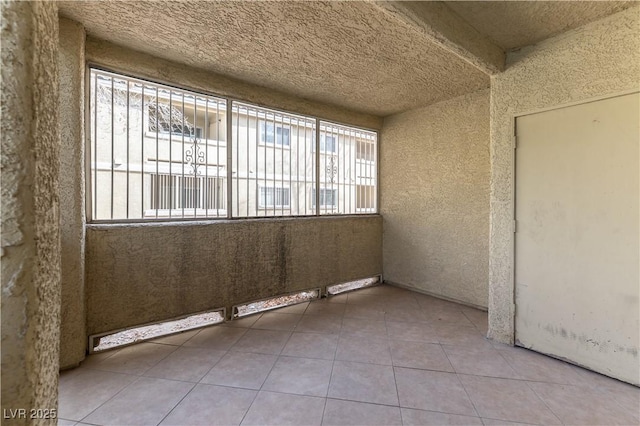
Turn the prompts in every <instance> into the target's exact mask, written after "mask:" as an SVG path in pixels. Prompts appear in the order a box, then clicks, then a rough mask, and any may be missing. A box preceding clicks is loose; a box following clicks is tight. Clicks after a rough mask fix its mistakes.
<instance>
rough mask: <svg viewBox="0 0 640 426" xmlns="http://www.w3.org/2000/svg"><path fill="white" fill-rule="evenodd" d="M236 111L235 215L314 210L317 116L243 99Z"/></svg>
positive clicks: (294, 213) (298, 213) (235, 104)
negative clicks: (313, 143) (267, 106)
mask: <svg viewBox="0 0 640 426" xmlns="http://www.w3.org/2000/svg"><path fill="white" fill-rule="evenodd" d="M232 114H233V130H232V134H233V137H232V139H233V141H232V146H233V148H232V150H233V155H232V163H231V171H232V188H233V189H232V200H233V207H232V216H233V217H258V216H266V217H273V216H305V215H313V214H315V209H314V207H313V206H312V205H311V203H310V199H311V192H312V188H313V186H314V182H315V157H314V153H313V149H312V141H313V140H314V134H315V126H316V120H315V119H313V118H310V117H303V116H299V115H294V114H287V113H283V112H279V111H274V110H269V109H265V108H259V107H256V106H254V105H249V104H246V103H240V102H233V106H232Z"/></svg>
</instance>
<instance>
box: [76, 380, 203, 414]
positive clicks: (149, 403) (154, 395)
mask: <svg viewBox="0 0 640 426" xmlns="http://www.w3.org/2000/svg"><path fill="white" fill-rule="evenodd" d="M193 386H194V384H193V383H186V382H177V381H174V380H164V379H155V378H149V377H141V378H139V379H138V380H136V381H135V382H134V383H132V384H131V385H129V386H128V387H127V388H125V389H124V390H123V391H122V392H120V393H119V394H118V395H116V396H115V397H114V398H113V399H111V400H109V401H108V402H106V403H105V404H104V405H102V406H101V407H100V408H98V409H97V410H95V411H94V412H93V413H91V414H90V415H89V416H87V417H86V418H84V419H83V421H84V422H86V423H93V424H116V425H157V424H158V423H160V421H161V420H162V419H163V418H164V417H165V416H166V415H167V414H168V413H169V412H170V411H171V410H172V409H173V407H175V406H176V405H177V404H178V402H180V400H181V399H182V398H184V396H185V395H186V394H187V393H189V391H190V390H191V388H193Z"/></svg>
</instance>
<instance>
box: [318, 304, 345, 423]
mask: <svg viewBox="0 0 640 426" xmlns="http://www.w3.org/2000/svg"><path fill="white" fill-rule="evenodd" d="M347 301H349V299H348V298H347ZM343 321H344V317H343ZM340 331H342V326H340ZM339 344H340V335H338V339H337V342H336V347H335V349H334V350H333V360H332V361H331V373H330V374H329V384H328V385H327V396H326V397H325V399H324V407H323V409H322V419H321V420H320V423H321V424H323V423H324V415H325V413H326V410H327V400H328V399H329V391H330V390H331V382H332V381H333V370H334V367H335V365H336V356H337V354H338V345H339Z"/></svg>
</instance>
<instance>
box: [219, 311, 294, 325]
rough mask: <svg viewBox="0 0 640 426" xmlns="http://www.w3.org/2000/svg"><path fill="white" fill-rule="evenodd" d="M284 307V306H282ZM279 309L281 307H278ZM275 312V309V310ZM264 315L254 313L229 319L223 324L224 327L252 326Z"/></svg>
mask: <svg viewBox="0 0 640 426" xmlns="http://www.w3.org/2000/svg"><path fill="white" fill-rule="evenodd" d="M282 309H284V308H282ZM278 311H279V309H278ZM274 312H275V311H274ZM260 317H262V314H261V313H259V314H253V315H248V316H246V317H241V318H234V319H232V320H231V321H227V322H225V323H223V324H222V325H223V326H224V327H240V328H250V327H251V326H252V325H253V324H255V322H256V321H258V320H259V319H260Z"/></svg>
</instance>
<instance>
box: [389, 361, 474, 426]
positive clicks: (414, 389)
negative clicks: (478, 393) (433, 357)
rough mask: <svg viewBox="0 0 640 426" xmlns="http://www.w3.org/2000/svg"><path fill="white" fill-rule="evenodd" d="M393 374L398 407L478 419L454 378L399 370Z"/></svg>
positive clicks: (452, 376) (417, 371)
mask: <svg viewBox="0 0 640 426" xmlns="http://www.w3.org/2000/svg"><path fill="white" fill-rule="evenodd" d="M394 370H395V375H396V383H397V386H398V396H399V397H400V406H401V407H403V408H416V409H418V410H429V411H439V412H442V413H449V414H461V415H465V416H477V414H476V411H475V410H474V409H473V405H472V404H471V401H470V400H469V397H468V396H467V394H466V392H465V391H464V388H463V387H462V384H461V383H460V380H459V379H458V377H457V376H456V375H455V374H453V373H445V372H441V371H428V370H414V369H410V368H401V367H395V368H394Z"/></svg>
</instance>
